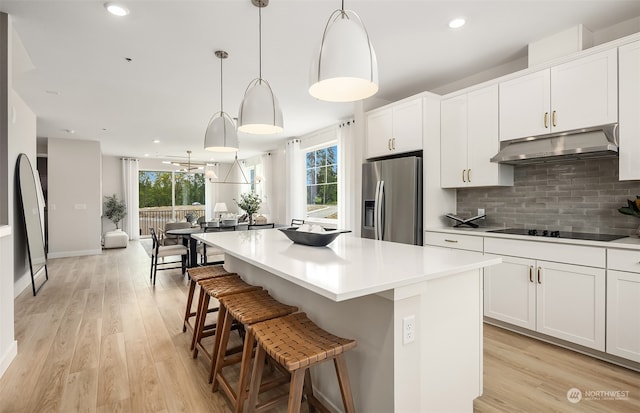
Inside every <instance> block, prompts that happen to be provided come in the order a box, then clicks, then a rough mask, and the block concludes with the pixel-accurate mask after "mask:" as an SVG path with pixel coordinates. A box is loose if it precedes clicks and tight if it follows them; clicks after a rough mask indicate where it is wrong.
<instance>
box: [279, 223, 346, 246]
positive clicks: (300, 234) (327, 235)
mask: <svg viewBox="0 0 640 413" xmlns="http://www.w3.org/2000/svg"><path fill="white" fill-rule="evenodd" d="M298 228H299V227H289V228H278V229H279V230H280V231H282V232H283V233H284V235H286V236H287V238H289V239H290V240H291V241H293V242H294V243H296V244H302V245H308V246H310V247H325V246H327V245H328V244H330V243H331V242H333V240H335V239H336V238H337V237H338V235H340V234H344V233H346V232H351V231H348V230H347V231H337V230H328V231H327V232H306V231H298Z"/></svg>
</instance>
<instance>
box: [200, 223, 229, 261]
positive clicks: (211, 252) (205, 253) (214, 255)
mask: <svg viewBox="0 0 640 413" xmlns="http://www.w3.org/2000/svg"><path fill="white" fill-rule="evenodd" d="M235 230H236V227H235V226H228V227H211V228H209V227H206V228H205V229H204V232H208V231H215V232H224V231H235ZM196 253H197V254H198V256H199V257H200V264H202V265H208V264H222V263H224V252H223V251H222V250H220V249H218V248H215V247H212V246H210V245H207V244H204V243H202V242H198V245H197V246H196Z"/></svg>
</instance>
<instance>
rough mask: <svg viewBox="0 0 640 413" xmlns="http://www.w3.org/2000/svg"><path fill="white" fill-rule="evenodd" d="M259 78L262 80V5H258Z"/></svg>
mask: <svg viewBox="0 0 640 413" xmlns="http://www.w3.org/2000/svg"><path fill="white" fill-rule="evenodd" d="M258 61H259V62H260V63H259V67H258V78H259V79H260V82H262V6H260V7H258Z"/></svg>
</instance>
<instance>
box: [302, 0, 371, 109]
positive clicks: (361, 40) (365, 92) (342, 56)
mask: <svg viewBox="0 0 640 413" xmlns="http://www.w3.org/2000/svg"><path fill="white" fill-rule="evenodd" d="M309 85H310V86H309V93H310V94H311V96H313V97H315V98H317V99H320V100H326V101H329V102H353V101H356V100H361V99H365V98H368V97H370V96H373V95H374V94H376V92H378V61H377V59H376V53H375V51H374V50H373V46H372V45H371V41H370V40H369V33H368V32H367V29H366V28H365V27H364V24H363V23H362V20H361V19H360V17H359V16H358V15H357V14H356V13H355V12H354V11H353V10H345V9H344V0H342V8H341V9H339V10H335V11H334V12H333V13H331V16H330V17H329V20H328V21H327V24H326V26H325V28H324V33H323V34H322V41H321V43H320V50H319V51H318V57H317V58H314V59H313V61H312V62H311V69H310V71H309Z"/></svg>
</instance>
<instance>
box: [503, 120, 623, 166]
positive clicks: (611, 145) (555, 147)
mask: <svg viewBox="0 0 640 413" xmlns="http://www.w3.org/2000/svg"><path fill="white" fill-rule="evenodd" d="M616 155H618V124H617V123H612V124H608V125H602V126H597V127H593V128H588V129H578V130H573V131H568V132H561V133H551V134H548V135H540V136H532V137H528V138H522V139H514V140H511V141H505V142H502V143H501V144H500V152H498V153H497V154H496V155H495V156H494V157H493V158H491V162H498V163H505V164H511V165H522V164H530V163H542V162H553V161H562V160H570V159H587V158H603V157H612V156H616Z"/></svg>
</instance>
